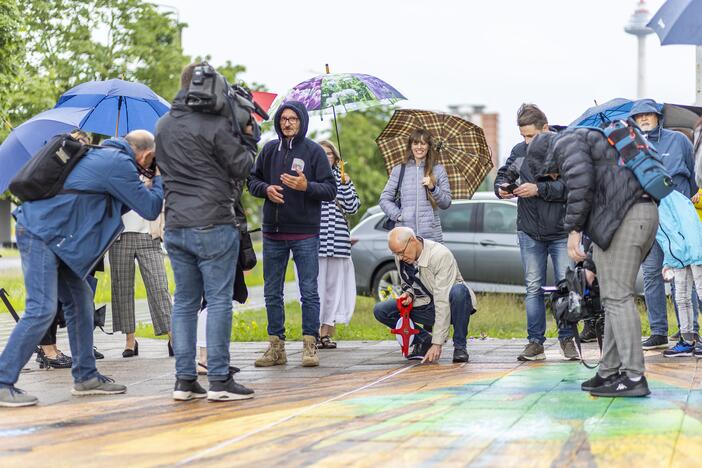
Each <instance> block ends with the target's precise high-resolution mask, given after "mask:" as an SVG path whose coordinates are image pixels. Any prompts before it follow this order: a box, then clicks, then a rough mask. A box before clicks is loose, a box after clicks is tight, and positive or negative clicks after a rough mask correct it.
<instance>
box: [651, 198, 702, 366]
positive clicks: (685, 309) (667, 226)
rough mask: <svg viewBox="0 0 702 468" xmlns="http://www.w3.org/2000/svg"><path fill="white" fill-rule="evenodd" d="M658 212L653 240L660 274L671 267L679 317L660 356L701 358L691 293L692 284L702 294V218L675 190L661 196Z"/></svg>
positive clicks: (666, 272) (687, 200)
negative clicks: (676, 336) (676, 335)
mask: <svg viewBox="0 0 702 468" xmlns="http://www.w3.org/2000/svg"><path fill="white" fill-rule="evenodd" d="M658 216H659V227H658V232H657V233H656V241H658V243H659V244H660V246H661V249H662V250H663V255H664V259H663V277H664V278H665V277H666V276H669V275H670V273H668V271H670V270H672V272H673V275H674V278H675V302H676V303H677V305H678V314H679V317H680V341H679V342H678V343H677V344H676V345H675V346H673V347H672V348H670V349H667V350H665V351H663V356H665V357H684V356H693V355H694V356H696V357H701V358H702V348H699V347H697V348H696V347H695V345H696V343H695V338H696V335H695V332H694V329H693V313H694V312H693V308H692V297H691V295H692V290H691V288H692V286H693V284H694V287H695V289H696V290H697V294H698V295H699V297H702V221H700V218H698V217H697V213H696V211H695V207H694V206H693V204H692V202H691V201H690V200H689V199H688V198H687V197H686V196H685V195H683V194H682V193H680V192H678V191H673V192H672V193H671V194H670V195H668V196H667V197H665V198H663V199H662V200H661V202H660V205H659V207H658Z"/></svg>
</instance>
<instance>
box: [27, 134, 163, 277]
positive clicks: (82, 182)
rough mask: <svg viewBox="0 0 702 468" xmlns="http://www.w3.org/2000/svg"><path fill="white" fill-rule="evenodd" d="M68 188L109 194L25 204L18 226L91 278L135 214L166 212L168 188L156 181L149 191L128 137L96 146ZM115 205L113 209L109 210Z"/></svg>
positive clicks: (151, 215)
mask: <svg viewBox="0 0 702 468" xmlns="http://www.w3.org/2000/svg"><path fill="white" fill-rule="evenodd" d="M63 187H64V189H65V190H88V191H91V192H101V193H105V194H109V195H110V197H107V196H105V195H102V194H87V193H81V194H73V193H68V194H59V195H56V196H55V197H52V198H47V199H44V200H36V201H28V202H24V203H23V204H22V205H20V206H19V207H18V208H17V209H16V210H15V211H14V216H15V219H16V220H17V223H18V224H21V225H22V226H24V227H25V229H27V231H29V232H31V233H32V234H33V235H35V236H36V237H38V238H40V239H41V240H42V241H44V243H46V245H47V246H48V247H49V248H50V249H51V251H52V252H53V253H54V254H56V256H57V257H59V258H60V259H61V260H62V261H63V263H65V264H66V265H67V266H68V268H70V269H71V270H72V271H73V272H74V273H75V274H76V275H78V276H79V277H80V278H82V279H85V278H86V277H87V276H88V274H90V272H92V270H93V268H94V266H95V265H96V264H97V262H98V261H99V260H100V259H101V258H102V257H103V255H104V254H105V252H107V249H108V248H109V247H110V245H112V243H113V242H114V241H115V239H117V237H118V236H119V235H120V233H121V232H122V229H124V225H123V224H122V214H123V213H126V212H127V211H129V210H134V211H136V212H137V213H138V214H139V216H141V217H143V218H146V219H148V220H150V221H153V220H155V219H156V218H157V217H158V215H159V214H160V213H161V207H162V205H163V184H162V182H161V177H160V176H156V177H154V178H153V185H152V187H151V189H148V188H146V187H145V186H144V184H143V183H142V182H141V180H140V179H139V173H138V172H137V165H136V161H135V160H134V152H133V151H132V148H131V147H130V146H129V144H128V143H127V142H126V141H125V140H123V139H117V140H113V139H111V140H107V141H105V142H104V143H103V144H102V146H101V147H99V148H93V149H91V150H90V151H88V152H87V153H86V155H85V156H83V159H81V160H80V162H79V163H78V164H77V165H76V167H75V168H73V170H72V171H71V173H70V174H69V175H68V178H67V179H66V182H65V183H64V185H63ZM108 203H110V205H111V208H108Z"/></svg>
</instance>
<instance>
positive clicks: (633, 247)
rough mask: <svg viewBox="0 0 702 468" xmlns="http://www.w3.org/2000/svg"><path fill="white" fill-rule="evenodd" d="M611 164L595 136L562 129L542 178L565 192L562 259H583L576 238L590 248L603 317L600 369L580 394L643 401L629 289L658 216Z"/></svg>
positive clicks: (630, 176) (627, 173) (611, 156)
mask: <svg viewBox="0 0 702 468" xmlns="http://www.w3.org/2000/svg"><path fill="white" fill-rule="evenodd" d="M537 138H538V137H537ZM618 157H619V153H618V152H617V150H616V149H615V148H614V147H613V146H612V145H610V144H609V143H608V141H607V137H605V136H604V134H603V133H602V132H600V131H597V130H593V129H588V128H576V129H568V130H565V131H564V132H562V133H560V134H559V135H558V137H557V138H556V139H555V140H554V141H553V142H552V144H551V147H550V149H549V152H548V155H547V158H546V161H545V168H544V169H543V171H544V172H545V173H551V174H560V176H561V177H562V178H563V180H564V182H565V184H566V187H567V189H568V197H567V206H566V216H565V228H566V230H567V231H568V232H569V236H568V255H569V256H570V258H571V259H572V260H573V261H575V262H581V261H584V260H585V259H586V255H585V252H584V251H583V250H582V247H581V242H582V236H583V233H585V234H586V235H587V236H588V237H589V238H590V239H591V240H592V242H593V244H594V245H593V260H594V263H595V265H597V277H598V280H599V287H600V296H601V301H602V306H603V307H604V309H605V311H606V314H605V330H604V342H603V349H602V360H601V362H600V368H599V370H598V372H597V374H595V376H594V377H592V378H591V379H589V380H586V381H585V382H583V384H582V389H583V390H584V391H589V392H590V393H591V394H592V395H595V396H606V397H617V396H646V395H648V394H649V393H650V391H649V388H648V383H647V382H646V377H645V376H644V372H645V367H644V356H643V350H642V348H641V319H640V317H639V312H638V310H637V309H636V304H635V302H634V295H635V289H634V287H635V283H636V275H637V273H638V271H639V267H640V266H641V262H642V261H643V259H644V258H645V257H646V254H647V253H648V251H649V250H650V249H651V246H652V245H653V243H654V242H655V240H656V228H657V225H658V210H657V207H656V204H655V203H654V202H653V200H652V199H651V198H650V197H649V196H648V195H647V194H646V193H645V192H644V190H643V188H642V186H641V184H640V183H639V181H638V180H637V178H636V176H635V175H634V173H633V172H632V171H631V170H629V169H628V168H626V167H624V166H620V165H618V164H617V159H618Z"/></svg>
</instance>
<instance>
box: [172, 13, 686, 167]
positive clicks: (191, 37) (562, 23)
mask: <svg viewBox="0 0 702 468" xmlns="http://www.w3.org/2000/svg"><path fill="white" fill-rule="evenodd" d="M166 1H167V3H168V4H169V5H171V6H173V7H175V8H177V10H178V14H179V16H180V20H181V21H183V22H185V23H187V24H188V27H187V28H186V29H185V30H184V31H183V47H184V49H185V53H186V54H189V55H193V56H195V55H206V54H209V55H211V56H212V60H211V63H212V64H213V65H215V66H217V65H220V64H223V63H224V62H225V61H226V60H231V61H232V62H234V63H239V64H242V65H245V66H246V68H247V70H248V71H247V73H246V74H245V75H244V76H243V78H244V79H245V80H247V81H257V82H261V83H264V84H266V85H267V86H268V88H269V89H270V90H271V91H272V92H276V93H279V94H281V93H285V92H286V91H287V90H288V89H289V88H290V87H292V86H294V85H295V84H297V83H299V82H300V81H303V80H305V79H307V78H310V77H312V76H314V75H316V74H319V73H322V72H323V71H324V64H325V63H329V64H330V66H331V71H332V72H358V73H368V74H371V75H375V76H377V77H379V78H381V79H383V80H385V81H387V82H388V83H390V84H392V85H393V86H394V87H396V88H397V89H398V90H399V91H400V92H402V93H403V94H404V95H405V96H406V97H407V98H408V100H407V101H404V102H402V103H401V106H402V107H408V108H422V109H431V110H439V111H442V110H446V108H447V106H448V105H450V104H464V103H467V104H484V105H486V106H487V111H494V112H499V114H500V159H501V160H504V159H505V158H506V155H507V153H508V152H509V149H510V148H511V147H512V146H513V145H514V144H515V143H517V142H518V141H519V133H518V131H517V128H516V124H515V112H516V109H517V108H518V107H519V105H520V104H521V103H522V102H534V103H536V104H538V105H539V106H540V107H541V108H542V109H543V110H544V111H545V112H546V114H547V115H548V117H549V121H550V122H551V123H558V124H567V123H569V122H570V121H572V120H573V119H574V118H575V117H577V116H578V115H579V114H581V113H582V112H583V111H584V110H585V109H586V108H587V107H589V106H591V105H592V104H593V99H596V100H597V101H598V102H604V101H606V100H608V99H611V98H614V97H628V98H635V97H636V96H635V94H636V39H635V38H634V37H633V36H630V35H628V34H626V33H625V32H624V30H623V28H624V25H625V24H626V23H627V21H628V20H629V17H630V15H631V14H632V13H633V11H634V9H635V8H636V6H637V4H638V1H636V0H582V1H578V2H576V1H571V0H529V1H518V0H512V1H508V0H483V1H477V0H463V1H449V0H421V1H420V0H409V1H399V0H396V1H389V0H385V1H383V0H372V1H371V0H354V1H346V2H339V1H334V0H324V1H323V0H311V1H307V0H304V1H300V0H298V1H280V0H265V1H264V0H259V1H248V2H243V1H236V2H235V1H224V0H219V1H218V0H198V1H192V0H166ZM646 3H647V6H648V9H649V10H650V12H651V15H653V14H654V13H655V12H656V10H657V9H658V7H660V5H661V4H662V3H663V0H650V1H647V2H646ZM162 10H163V11H167V10H168V8H166V7H162ZM694 53H695V52H694V47H692V46H677V45H676V46H666V47H661V46H660V43H659V41H658V37H657V36H655V34H652V35H650V36H649V37H648V39H647V94H648V96H649V97H652V98H654V99H656V100H659V101H661V102H674V103H681V104H692V103H693V102H694V80H695V75H694ZM342 132H343V130H342Z"/></svg>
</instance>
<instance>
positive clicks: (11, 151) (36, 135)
mask: <svg viewBox="0 0 702 468" xmlns="http://www.w3.org/2000/svg"><path fill="white" fill-rule="evenodd" d="M91 110H92V109H90V108H86V107H69V108H65V109H51V110H48V111H46V112H42V113H41V114H39V115H36V116H34V117H32V118H31V119H29V120H27V121H26V122H24V123H23V124H22V125H20V126H18V127H17V128H15V129H13V130H12V132H11V133H10V135H9V136H8V137H7V138H6V139H5V141H4V142H3V143H2V145H0V167H2V171H0V193H2V192H4V191H5V190H7V187H8V185H10V181H11V180H12V178H13V177H14V176H15V174H17V172H19V170H20V169H21V168H22V166H24V164H25V163H26V162H27V161H29V159H30V158H31V157H32V155H33V154H34V153H36V152H37V151H38V150H39V148H41V147H42V146H44V145H45V144H46V142H47V141H48V140H49V139H50V138H51V137H53V136H55V135H58V134H59V133H66V132H70V131H71V130H73V129H74V128H77V127H80V125H81V123H82V122H83V120H84V119H85V118H86V117H87V116H88V115H89V114H90V112H91Z"/></svg>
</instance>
